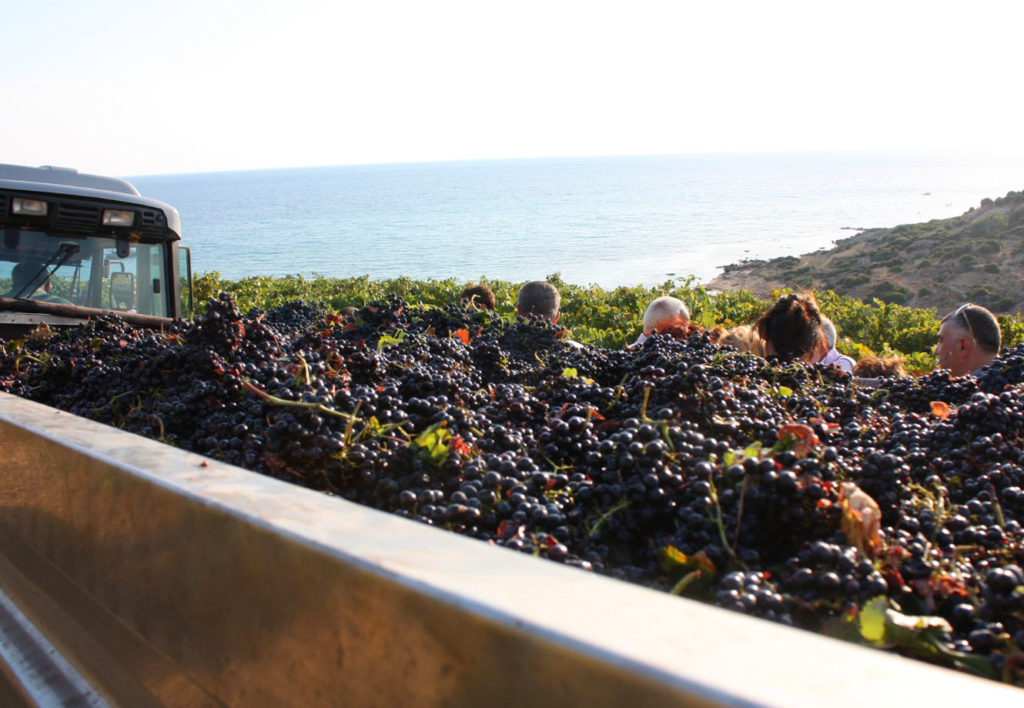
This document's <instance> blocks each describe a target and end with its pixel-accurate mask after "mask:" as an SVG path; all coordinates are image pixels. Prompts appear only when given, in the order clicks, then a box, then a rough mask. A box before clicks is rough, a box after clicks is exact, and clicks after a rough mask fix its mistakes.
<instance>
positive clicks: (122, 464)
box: [0, 394, 1024, 708]
mask: <svg viewBox="0 0 1024 708" xmlns="http://www.w3.org/2000/svg"><path fill="white" fill-rule="evenodd" d="M0 451H2V462H0V659H2V661H0V667H2V670H0V704H3V705H16V704H17V703H19V702H20V703H23V704H27V705H33V704H34V705H85V706H89V705H125V706H148V705H173V706H204V705H219V704H228V705H237V706H263V705H268V706H269V705H273V706H283V705H296V706H319V705H345V706H374V705H384V706H397V705H401V706H440V705H453V706H461V705H489V706H490V705H494V706H501V705H518V706H525V705H530V706H534V705H558V706H586V707H587V708H597V707H598V706H623V705H629V706H630V708H639V707H640V706H655V705H657V706H664V705H672V704H679V705H694V706H751V705H774V706H826V705H827V706H845V705H857V706H862V705H864V704H865V703H867V704H870V705H875V706H879V705H901V706H908V705H923V704H928V705H929V706H939V705H958V706H963V705H1000V704H999V703H997V701H1006V703H1002V704H1001V705H1012V704H1014V703H1020V702H1021V700H1022V697H1024V694H1022V693H1021V692H1020V691H1019V690H1018V689H1014V688H1010V687H1005V686H1002V685H1000V684H997V683H995V682H990V681H983V680H981V679H975V678H971V677H968V676H965V675H961V674H958V673H955V672H953V671H949V670H945V669H940V668H935V667H931V666H928V665H925V664H923V663H920V662H915V661H910V660H905V659H902V658H900V657H897V656H892V655H888V654H885V653H883V652H879V651H873V650H870V649H863V648H860V647H856V646H853V645H848V644H844V643H841V642H838V641H835V640H831V639H828V638H824V637H819V636H816V635H814V634H811V633H807V632H801V631H799V630H793V629H789V628H786V627H782V626H779V625H775V624H772V623H769V622H764V621H761V620H757V619H752V618H748V617H745V616H742V615H740V614H735V613H731V612H726V611H723V610H718V609H716V608H713V607H709V606H704V605H701V604H698V603H695V602H691V601H688V600H684V599H679V598H676V597H672V596H669V595H667V594H663V593H659V592H654V591H650V590H646V589H643V588H640V587H635V586H632V585H629V584H627V583H622V582H618V581H615V580H610V579H607V578H603V577H599V576H597V575H595V574H591V573H586V572H584V571H579V570H575V569H572V568H568V567H564V566H561V565H558V564H556V563H552V562H548V561H544V560H539V559H534V558H531V557H527V556H525V555H523V554H519V553H515V552H512V551H507V550H504V549H500V548H495V547H490V546H488V545H487V544H484V543H481V542H479V541H475V540H471V539H467V538H462V537H459V536H457V535H455V534H451V533H447V532H445V531H441V530H438V529H434V528H430V527H427V526H424V525H421V524H417V523H414V522H411V521H407V520H405V519H401V518H398V517H396V516H393V515H389V514H385V513H381V512H378V511H374V510H371V509H367V508H364V507H360V506H358V505H354V504H351V503H347V502H345V501H341V500H339V499H337V498H332V497H329V496H327V495H324V494H320V493H317V492H312V491H309V490H305V489H301V488H298V487H294V486H292V485H288V484H285V483H282V482H279V481H276V480H273V479H270V478H266V477H262V476H260V475H256V474H253V473H250V472H247V471H245V470H241V469H239V468H236V467H232V466H229V465H224V464H220V463H217V462H214V461H210V460H207V459H205V458H203V457H200V456H198V455H194V454H190V453H186V452H183V451H180V450H177V449H174V448H171V447H168V446H166V445H162V444H160V443H157V442H154V441H150V440H146V439H143V438H139V437H137V436H134V435H130V434H127V433H124V432H121V431H118V430H116V429H113V428H110V427H107V426H104V425H100V424H97V423H94V422H91V421H87V420H83V419H81V418H76V417H74V416H71V415H69V414H66V413H62V412H59V411H56V410H54V409H52V408H48V407H45V406H41V405H38V404H34V403H31V402H28V401H24V400H21V399H19V398H16V397H13V396H9V395H6V394H0Z"/></svg>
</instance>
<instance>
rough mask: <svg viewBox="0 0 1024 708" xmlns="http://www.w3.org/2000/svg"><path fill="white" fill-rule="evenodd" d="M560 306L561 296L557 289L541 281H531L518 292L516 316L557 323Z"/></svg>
mask: <svg viewBox="0 0 1024 708" xmlns="http://www.w3.org/2000/svg"><path fill="white" fill-rule="evenodd" d="M561 305H562V296H561V295H559V294H558V288H556V287H555V286H554V285H552V284H551V283H548V282H545V281H543V280H533V281H531V282H529V283H527V284H526V285H524V286H523V287H522V289H521V290H520V291H519V297H517V298H516V314H517V315H520V316H521V317H526V316H528V315H537V316H539V317H546V318H547V319H549V320H551V321H552V322H557V321H558V315H559V314H560V313H561Z"/></svg>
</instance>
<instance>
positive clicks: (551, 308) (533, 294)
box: [516, 280, 583, 349]
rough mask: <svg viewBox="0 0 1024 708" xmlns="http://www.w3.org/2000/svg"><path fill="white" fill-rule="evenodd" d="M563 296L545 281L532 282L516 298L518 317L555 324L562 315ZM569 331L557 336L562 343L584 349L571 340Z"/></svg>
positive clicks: (560, 332)
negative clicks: (538, 318)
mask: <svg viewBox="0 0 1024 708" xmlns="http://www.w3.org/2000/svg"><path fill="white" fill-rule="evenodd" d="M561 308H562V295H561V294H560V293H559V292H558V288H556V287H555V286H554V285H552V284H551V283H549V282H547V281H545V280H532V281H530V282H529V283H527V284H526V285H524V286H523V287H522V288H521V289H520V290H519V295H518V296H517V297H516V315H518V316H519V317H541V318H543V319H545V320H548V321H549V322H551V324H555V323H556V322H558V318H559V316H561V314H562V309H561ZM567 334H568V330H566V329H562V330H560V331H559V333H558V334H557V335H556V336H557V337H558V339H559V341H560V342H562V343H563V344H568V345H569V346H570V347H573V348H574V349H582V348H583V345H582V344H580V343H579V342H577V341H574V340H572V339H569V338H568V337H567V336H566V335H567Z"/></svg>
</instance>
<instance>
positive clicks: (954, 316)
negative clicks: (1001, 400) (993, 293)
mask: <svg viewBox="0 0 1024 708" xmlns="http://www.w3.org/2000/svg"><path fill="white" fill-rule="evenodd" d="M1001 343H1002V335H1001V334H1000V332H999V322H998V321H997V320H996V317H995V315H993V314H992V313H991V312H989V311H988V310H986V309H985V308H984V307H981V306H980V305H972V304H971V303H965V304H963V305H961V306H960V307H958V308H957V309H955V310H954V311H953V312H950V313H949V314H948V315H946V316H945V317H943V318H942V322H941V325H940V327H939V338H938V342H937V343H936V344H935V357H936V359H937V361H936V363H935V368H937V369H949V373H950V374H952V375H953V376H965V375H967V374H974V375H977V374H979V373H981V370H982V369H984V368H985V367H986V366H988V365H989V364H991V363H992V360H993V359H995V358H996V356H997V355H998V354H999V347H1000V344H1001Z"/></svg>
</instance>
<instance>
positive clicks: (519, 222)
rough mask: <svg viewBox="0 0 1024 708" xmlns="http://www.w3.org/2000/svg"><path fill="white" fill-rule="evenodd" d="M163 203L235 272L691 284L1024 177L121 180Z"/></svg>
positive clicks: (808, 157) (523, 174)
mask: <svg viewBox="0 0 1024 708" xmlns="http://www.w3.org/2000/svg"><path fill="white" fill-rule="evenodd" d="M128 179H129V180H130V181H132V182H133V183H134V184H135V185H136V186H137V187H138V188H139V190H140V191H141V192H142V193H143V194H144V195H146V196H150V197H153V198H156V199H160V200H162V201H165V202H167V203H169V204H171V205H173V206H175V207H176V208H177V209H178V211H179V213H180V215H181V223H182V232H183V233H182V237H183V241H184V243H186V244H187V245H189V246H190V247H191V249H192V263H193V270H194V271H196V272H199V273H203V272H213V271H216V272H218V273H220V275H221V277H222V278H226V279H231V280H236V279H240V278H244V277H248V276H257V275H271V276H283V275H301V276H303V277H314V276H317V275H321V276H326V277H339V278H345V277H355V276H364V275H366V276H369V277H370V278H373V279H380V278H395V277H400V276H409V277H412V278H417V279H426V278H435V279H447V278H454V279H456V280H457V281H459V282H460V283H461V282H468V281H476V280H479V279H480V278H481V277H484V278H490V279H501V280H510V281H525V280H534V279H543V278H544V277H546V276H548V275H551V274H555V273H558V274H560V276H561V277H562V279H563V280H564V281H566V282H569V283H574V284H578V285H590V284H593V285H598V286H601V287H604V288H611V287H616V286H619V285H627V286H633V285H659V284H662V283H666V282H668V281H671V280H673V279H677V278H680V279H681V278H688V277H693V278H695V279H696V280H697V282H707V281H708V280H710V279H711V278H713V277H714V276H715V275H716V274H718V273H720V272H721V268H722V266H725V265H727V264H730V263H736V262H739V261H743V260H748V259H767V258H774V257H778V256H784V255H794V256H796V255H801V254H804V253H809V252H812V251H816V250H819V249H827V248H830V247H831V246H832V245H833V244H834V243H835V242H836V241H837V240H839V239H843V238H847V237H850V236H853V235H855V234H856V233H858V232H859V231H861V230H864V229H868V228H875V227H893V226H897V225H900V224H906V223H917V222H922V221H928V220H931V219H942V218H947V217H951V216H957V215H959V214H962V213H964V212H965V211H967V210H968V209H970V208H972V207H977V206H978V205H979V204H980V202H981V200H982V199H985V198H996V197H1000V196H1004V195H1005V194H1006V193H1007V192H1010V191H1020V190H1024V158H1022V157H1021V156H1016V157H1011V156H992V155H987V156H977V155H974V156H972V155H967V154H962V153H961V154H957V153H948V154H940V153H924V152H845V153H813V152H812V153H806V152H804V153H770V154H769V153H758V154H717V155H714V154H698V155H658V156H637V157H573V158H543V159H516V160H477V161H459V162H429V163H407V164H376V165H347V166H344V165H343V166H334V167H305V168H287V169H265V170H250V171H237V172H206V173H195V174H173V175H145V176H138V177H129V178H128Z"/></svg>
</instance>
